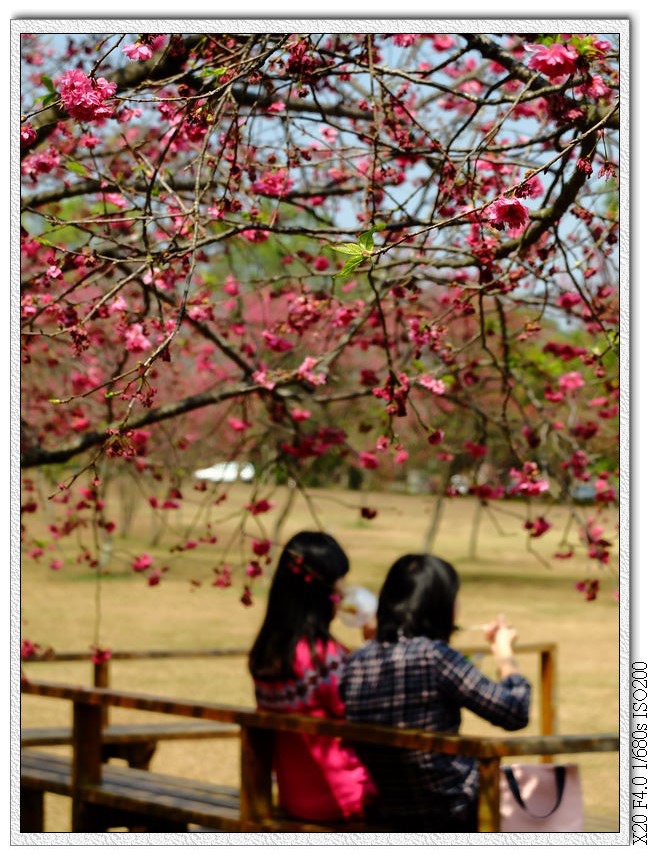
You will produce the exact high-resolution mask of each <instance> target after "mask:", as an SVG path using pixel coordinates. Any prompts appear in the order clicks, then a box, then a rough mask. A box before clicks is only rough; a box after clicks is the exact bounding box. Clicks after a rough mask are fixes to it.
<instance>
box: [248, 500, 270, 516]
mask: <svg viewBox="0 0 650 865" xmlns="http://www.w3.org/2000/svg"><path fill="white" fill-rule="evenodd" d="M273 507H274V504H273V502H269V501H268V500H267V499H259V500H258V501H256V502H251V503H250V504H248V505H246V510H247V511H250V512H251V513H252V514H253V515H254V516H255V515H256V514H265V513H266V512H267V511H270V510H271V508H273Z"/></svg>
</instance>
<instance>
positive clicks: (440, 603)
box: [377, 554, 459, 643]
mask: <svg viewBox="0 0 650 865" xmlns="http://www.w3.org/2000/svg"><path fill="white" fill-rule="evenodd" d="M458 584H459V580H458V574H457V573H456V571H455V570H454V568H453V567H452V565H450V564H449V563H448V562H445V561H444V560H443V559H439V558H437V556H430V555H424V554H409V555H406V556H402V557H401V558H400V559H398V560H397V561H396V562H395V564H394V565H393V566H392V567H391V569H390V570H389V572H388V574H387V575H386V580H385V581H384V585H383V587H382V589H381V592H380V593H379V604H378V608H377V640H379V641H380V642H388V643H395V642H397V640H398V639H399V637H400V636H404V637H429V638H430V639H432V640H444V641H445V642H448V641H449V637H450V636H451V633H452V631H453V629H454V604H455V601H456V594H457V593H458Z"/></svg>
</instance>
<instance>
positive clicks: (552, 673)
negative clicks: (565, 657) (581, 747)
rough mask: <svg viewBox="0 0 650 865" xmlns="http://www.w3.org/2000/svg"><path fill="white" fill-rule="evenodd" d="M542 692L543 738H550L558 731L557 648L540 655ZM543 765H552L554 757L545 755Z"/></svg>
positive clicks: (541, 726) (545, 650)
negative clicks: (556, 700) (556, 697)
mask: <svg viewBox="0 0 650 865" xmlns="http://www.w3.org/2000/svg"><path fill="white" fill-rule="evenodd" d="M539 676H540V690H541V698H542V709H541V716H540V719H539V720H540V730H541V734H542V736H549V735H552V734H554V733H556V732H557V730H556V702H555V696H556V694H555V683H556V680H557V650H556V647H555V646H551V647H550V648H547V649H543V650H542V652H541V653H540V671H539ZM541 762H542V763H552V762H553V757H552V756H551V755H550V754H544V755H542V757H541Z"/></svg>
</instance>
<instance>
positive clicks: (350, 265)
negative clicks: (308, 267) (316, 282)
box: [334, 255, 364, 279]
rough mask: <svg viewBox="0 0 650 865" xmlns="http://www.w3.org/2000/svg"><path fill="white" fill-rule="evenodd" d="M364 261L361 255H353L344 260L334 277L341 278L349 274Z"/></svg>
mask: <svg viewBox="0 0 650 865" xmlns="http://www.w3.org/2000/svg"><path fill="white" fill-rule="evenodd" d="M363 261H364V256H363V255H354V256H352V257H350V258H348V260H347V261H346V262H345V265H344V267H342V268H341V270H339V272H338V273H337V274H336V275H335V277H334V279H342V278H343V277H345V276H349V275H350V274H351V273H354V271H355V270H356V269H357V267H359V265H360V264H361V263H362V262H363Z"/></svg>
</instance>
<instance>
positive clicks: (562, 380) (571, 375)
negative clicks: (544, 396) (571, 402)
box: [558, 372, 585, 391]
mask: <svg viewBox="0 0 650 865" xmlns="http://www.w3.org/2000/svg"><path fill="white" fill-rule="evenodd" d="M584 383H585V380H584V378H583V377H582V374H581V373H579V372H567V373H565V374H564V375H561V376H560V377H559V379H558V384H559V385H560V387H561V388H562V389H563V390H565V391H567V390H578V388H581V387H582V386H583V385H584Z"/></svg>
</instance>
